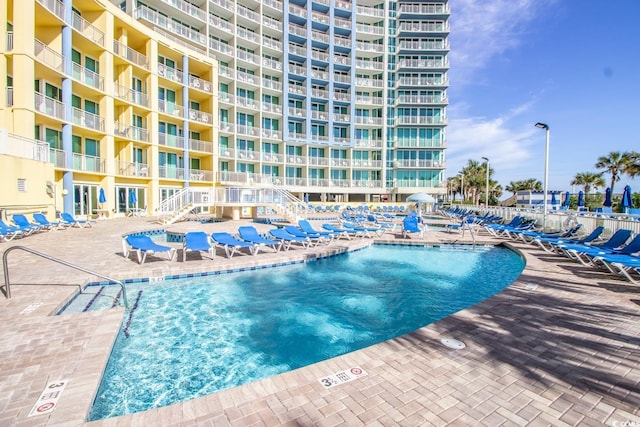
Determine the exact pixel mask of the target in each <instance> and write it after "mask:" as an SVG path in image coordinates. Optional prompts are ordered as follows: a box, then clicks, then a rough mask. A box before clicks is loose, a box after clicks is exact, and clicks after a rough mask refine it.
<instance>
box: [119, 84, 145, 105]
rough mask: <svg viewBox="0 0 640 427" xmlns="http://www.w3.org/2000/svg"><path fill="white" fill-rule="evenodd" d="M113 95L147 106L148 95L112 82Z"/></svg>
mask: <svg viewBox="0 0 640 427" xmlns="http://www.w3.org/2000/svg"><path fill="white" fill-rule="evenodd" d="M114 95H115V96H116V98H120V99H123V100H125V101H128V102H131V103H133V104H137V105H140V106H142V107H147V108H148V107H149V95H147V94H146V93H142V92H139V91H137V90H133V89H131V88H128V87H126V86H122V85H120V84H118V83H116V84H114Z"/></svg>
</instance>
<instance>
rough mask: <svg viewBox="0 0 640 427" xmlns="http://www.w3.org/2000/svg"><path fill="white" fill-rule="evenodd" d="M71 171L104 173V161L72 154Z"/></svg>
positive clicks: (98, 158)
mask: <svg viewBox="0 0 640 427" xmlns="http://www.w3.org/2000/svg"><path fill="white" fill-rule="evenodd" d="M72 159H73V169H74V170H77V171H81V172H94V173H104V172H105V170H106V168H105V164H106V162H105V159H101V158H100V157H95V156H87V155H85V154H78V153H73V156H72Z"/></svg>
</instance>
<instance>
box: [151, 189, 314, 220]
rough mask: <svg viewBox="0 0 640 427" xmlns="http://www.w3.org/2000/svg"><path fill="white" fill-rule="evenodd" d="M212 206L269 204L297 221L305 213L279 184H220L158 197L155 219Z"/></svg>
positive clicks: (179, 216)
mask: <svg viewBox="0 0 640 427" xmlns="http://www.w3.org/2000/svg"><path fill="white" fill-rule="evenodd" d="M212 206H217V207H219V206H228V207H243V206H253V207H258V206H263V207H270V208H271V209H273V210H274V211H275V212H277V213H278V215H282V216H284V217H285V219H287V221H289V222H292V223H297V222H298V220H299V219H302V218H305V217H306V206H305V204H304V203H303V202H302V200H300V199H298V198H297V197H295V196H294V195H293V194H291V193H290V192H288V191H286V190H283V189H279V188H259V187H220V188H206V189H202V188H190V187H187V188H183V189H182V190H180V191H178V192H177V193H175V194H174V195H173V196H171V197H169V198H167V199H165V200H163V201H162V203H161V204H160V206H159V207H158V221H159V222H160V223H161V224H163V225H169V224H173V223H175V222H178V221H180V220H183V219H184V218H185V217H186V216H187V215H189V214H190V213H191V212H192V211H193V210H194V209H195V208H198V207H212Z"/></svg>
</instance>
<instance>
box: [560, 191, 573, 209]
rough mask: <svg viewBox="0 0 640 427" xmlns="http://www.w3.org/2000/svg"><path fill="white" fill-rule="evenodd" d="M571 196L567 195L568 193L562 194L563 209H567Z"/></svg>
mask: <svg viewBox="0 0 640 427" xmlns="http://www.w3.org/2000/svg"><path fill="white" fill-rule="evenodd" d="M570 196H571V194H569V192H568V191H567V192H566V193H564V201H563V202H562V206H564V207H565V208H568V207H569V198H570Z"/></svg>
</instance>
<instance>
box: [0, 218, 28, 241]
mask: <svg viewBox="0 0 640 427" xmlns="http://www.w3.org/2000/svg"><path fill="white" fill-rule="evenodd" d="M0 228H1V229H2V230H3V232H5V233H7V232H9V233H13V232H19V233H18V234H19V235H20V236H21V237H24V236H28V235H29V234H31V233H33V229H32V228H31V227H29V228H28V229H23V228H22V227H18V226H17V225H8V224H7V223H6V222H4V221H2V220H0Z"/></svg>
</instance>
